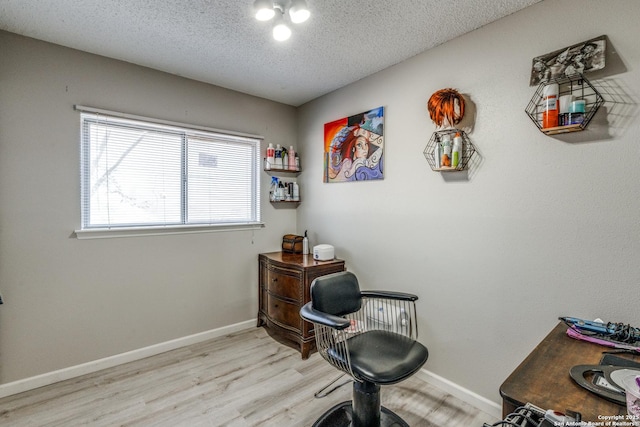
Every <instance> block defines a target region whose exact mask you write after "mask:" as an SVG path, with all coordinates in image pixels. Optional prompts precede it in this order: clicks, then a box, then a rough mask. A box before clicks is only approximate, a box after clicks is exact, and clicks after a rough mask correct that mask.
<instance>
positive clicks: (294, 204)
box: [269, 200, 300, 208]
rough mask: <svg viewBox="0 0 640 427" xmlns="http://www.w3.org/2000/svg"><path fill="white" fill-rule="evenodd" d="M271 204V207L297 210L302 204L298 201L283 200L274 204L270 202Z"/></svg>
mask: <svg viewBox="0 0 640 427" xmlns="http://www.w3.org/2000/svg"><path fill="white" fill-rule="evenodd" d="M269 203H271V205H272V206H273V207H276V208H297V207H298V205H299V204H300V200H297V201H293V200H281V201H278V202H274V201H271V200H270V201H269Z"/></svg>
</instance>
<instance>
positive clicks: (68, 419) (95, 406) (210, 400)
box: [0, 328, 497, 427]
mask: <svg viewBox="0 0 640 427" xmlns="http://www.w3.org/2000/svg"><path fill="white" fill-rule="evenodd" d="M427 363H428V362H427ZM338 375H339V372H338V371H337V370H335V369H334V368H333V367H331V366H330V365H329V364H328V363H326V362H325V361H324V360H323V359H322V358H321V357H320V356H319V355H318V354H317V353H314V354H312V355H311V357H310V358H309V359H308V360H302V359H301V357H300V353H299V352H297V351H296V350H294V349H292V348H290V347H288V346H285V345H283V344H281V343H279V342H277V341H275V340H274V339H272V338H271V337H269V335H267V333H266V332H265V330H264V329H263V328H255V329H251V330H247V331H242V332H239V333H235V334H231V335H228V336H225V337H220V338H216V339H213V340H209V341H206V342H203V343H199V344H194V345H191V346H188V347H183V348H180V349H176V350H173V351H169V352H166V353H163V354H160V355H157V356H153V357H149V358H146V359H142V360H139V361H135V362H131V363H127V364H123V365H120V366H117V367H114V368H109V369H105V370H102V371H99V372H95V373H92V374H88V375H84V376H82V377H78V378H74V379H70V380H66V381H62V382H59V383H56V384H52V385H49V386H45V387H41V388H38V389H35V390H30V391H27V392H24V393H20V394H17V395H13V396H8V397H5V398H2V399H0V425H2V426H20V427H22V426H38V427H40V426H60V427H62V426H64V427H69V426H171V427H174V426H216V427H217V426H233V427H247V426H261V427H262V426H266V427H270V426H274V427H276V426H277V427H288V426H310V425H311V424H312V423H313V422H314V421H315V420H316V419H317V418H318V417H319V416H320V415H321V414H322V413H324V412H325V411H326V410H327V409H329V408H330V407H332V406H333V405H335V404H337V403H339V402H342V401H345V400H349V399H350V397H351V396H350V395H351V385H345V386H344V387H341V388H339V389H338V390H336V391H335V392H333V393H332V394H330V395H329V396H327V397H325V398H322V399H316V398H314V396H313V394H314V393H315V392H316V391H318V390H319V389H320V388H321V387H322V386H324V385H326V384H327V383H328V382H329V381H331V380H332V379H334V378H335V377H337V376H338ZM344 378H346V377H344ZM381 396H382V397H381V400H382V405H384V406H386V407H388V408H389V409H391V410H393V411H395V412H396V413H398V414H399V415H400V416H402V417H403V418H404V419H405V420H406V421H407V422H408V423H409V424H410V425H411V426H447V427H452V426H453V427H456V426H461V427H467V426H478V427H481V426H482V423H483V422H491V423H493V422H495V421H497V420H495V419H493V418H492V417H491V416H490V415H488V414H486V413H483V412H481V411H478V410H477V409H475V408H474V407H472V406H470V405H468V404H466V403H464V402H462V401H461V400H459V399H457V398H455V397H453V396H451V395H448V394H446V393H444V392H442V391H440V390H439V389H437V388H435V387H433V386H431V385H429V384H427V383H425V382H424V381H422V380H420V379H417V378H415V376H414V377H412V378H409V379H408V380H406V381H404V382H402V383H400V384H396V385H393V386H385V387H382V395H381Z"/></svg>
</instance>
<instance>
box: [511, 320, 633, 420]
mask: <svg viewBox="0 0 640 427" xmlns="http://www.w3.org/2000/svg"><path fill="white" fill-rule="evenodd" d="M566 331H567V326H566V325H565V324H564V323H562V322H560V323H559V324H558V325H557V326H556V327H555V328H554V329H553V330H552V331H551V332H550V333H549V335H547V336H546V337H545V339H544V340H542V342H541V343H540V344H538V346H537V347H536V348H535V350H533V352H531V354H529V356H527V358H526V359H525V360H524V361H523V362H522V363H521V364H520V366H518V367H517V368H516V370H515V371H513V373H512V374H511V375H510V376H509V378H507V379H506V381H505V382H504V383H502V385H501V386H500V395H501V396H502V412H503V416H505V417H506V416H507V415H508V414H510V413H511V412H513V411H514V410H515V409H516V408H517V407H518V406H522V405H524V404H525V403H527V402H530V403H532V404H534V405H536V406H538V407H540V408H543V409H553V410H557V411H561V412H564V411H566V410H567V409H569V410H572V411H576V412H580V413H581V414H582V420H583V421H594V422H595V421H602V418H599V417H598V416H603V415H625V414H626V413H627V409H626V407H625V406H621V405H617V404H615V403H612V402H609V401H607V400H604V399H602V398H600V397H598V396H597V395H595V394H593V393H591V392H590V391H587V390H585V389H584V388H582V387H580V386H579V385H578V384H576V383H575V381H573V379H572V378H571V377H570V376H569V370H570V369H571V367H573V366H575V365H598V364H599V363H600V359H601V358H602V353H603V352H605V351H611V350H614V349H612V348H608V347H603V346H600V345H597V344H592V343H588V342H585V341H579V340H576V339H573V338H569V337H568V336H567V335H566ZM619 356H620V357H625V358H628V359H631V360H634V361H638V362H640V355H631V354H620V355H619Z"/></svg>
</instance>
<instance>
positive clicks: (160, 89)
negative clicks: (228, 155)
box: [0, 32, 297, 383]
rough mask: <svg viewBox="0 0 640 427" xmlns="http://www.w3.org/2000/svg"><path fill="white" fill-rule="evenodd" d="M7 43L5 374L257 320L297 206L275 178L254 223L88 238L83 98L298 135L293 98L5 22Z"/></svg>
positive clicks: (0, 187)
mask: <svg viewBox="0 0 640 427" xmlns="http://www.w3.org/2000/svg"><path fill="white" fill-rule="evenodd" d="M0 52H1V55H0V56H2V59H1V60H0V291H1V292H2V294H3V296H4V299H5V304H4V305H2V306H0V382H1V383H8V382H12V381H16V380H18V379H23V378H27V377H32V376H34V375H38V374H42V373H47V372H50V371H54V370H58V369H62V368H67V367H71V366H74V365H78V364H81V363H84V362H89V361H93V360H96V359H100V358H104V357H108V356H112V355H117V354H120V353H123V352H127V351H130V350H136V349H139V348H142V347H146V346H150V345H153V344H157V343H161V342H165V341H169V340H172V339H176V338H180V337H184V336H187V335H191V334H196V333H200V332H203V331H208V330H211V329H215V328H220V327H223V326H227V325H232V324H235V323H238V322H243V321H247V320H249V319H253V318H255V317H256V313H257V310H258V303H257V295H258V293H257V282H258V265H257V254H258V253H260V252H265V251H272V250H278V248H279V243H280V241H281V238H282V235H283V234H286V233H291V232H294V231H295V215H296V214H295V210H278V211H275V210H274V209H273V208H272V207H271V205H270V204H269V203H268V197H267V195H266V193H267V191H266V190H267V189H268V184H269V177H268V176H267V175H266V174H265V173H263V174H262V182H261V185H262V188H263V190H265V191H263V197H262V207H263V220H264V222H265V223H266V227H265V228H264V229H261V230H257V231H255V232H251V231H242V232H222V233H205V234H188V235H171V236H151V237H129V238H118V239H99V240H77V239H76V238H75V237H73V230H74V229H78V228H79V227H80V172H79V165H80V159H79V153H80V145H79V135H80V126H79V125H80V118H79V113H78V112H76V111H74V110H73V105H74V104H81V105H89V106H93V107H98V108H105V109H110V110H115V111H123V112H127V113H132V114H138V115H142V116H148V117H154V118H160V119H165V120H172V121H179V122H183V123H192V124H196V125H202V126H209V127H214V128H220V129H228V130H233V131H239V132H245V133H251V134H260V135H263V136H264V137H265V141H264V142H265V144H266V143H269V142H273V143H274V144H275V143H281V144H283V145H287V146H288V145H291V144H293V145H297V144H296V127H295V114H296V112H295V109H294V108H293V107H290V106H286V105H283V104H278V103H274V102H270V101H266V100H264V99H260V98H255V97H251V96H247V95H243V94H239V93H237V92H232V91H229V90H225V89H221V88H217V87H214V86H211V85H207V84H203V83H198V82H195V81H191V80H187V79H183V78H180V77H177V76H172V75H168V74H165V73H161V72H157V71H153V70H150V69H146V68H143V67H138V66H134V65H131V64H128V63H124V62H120V61H115V60H111V59H106V58H103V57H99V56H95V55H90V54H87V53H82V52H79V51H75V50H71V49H67V48H63V47H60V46H55V45H52V44H48V43H43V42H39V41H36V40H33V39H29V38H24V37H20V36H17V35H15V34H10V33H6V32H0ZM212 67H215V64H212Z"/></svg>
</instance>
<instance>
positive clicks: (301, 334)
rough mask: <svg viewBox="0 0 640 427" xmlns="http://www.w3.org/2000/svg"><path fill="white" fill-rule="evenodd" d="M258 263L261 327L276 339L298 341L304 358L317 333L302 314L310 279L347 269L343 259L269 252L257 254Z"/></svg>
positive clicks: (306, 301) (307, 354)
mask: <svg viewBox="0 0 640 427" xmlns="http://www.w3.org/2000/svg"><path fill="white" fill-rule="evenodd" d="M258 262H259V268H260V270H259V275H258V277H259V287H258V301H259V304H258V306H259V309H258V326H264V327H265V328H266V330H267V332H269V334H270V335H272V336H274V337H275V338H284V339H285V340H287V341H290V342H293V343H295V344H297V346H299V347H300V352H301V353H302V358H303V359H306V358H308V357H309V353H310V351H311V350H312V349H313V348H315V344H316V343H315V334H314V331H313V324H311V323H309V322H306V321H304V320H302V318H301V317H300V308H301V307H302V306H303V305H304V304H306V303H308V302H309V301H310V299H311V297H310V295H309V287H310V286H311V282H313V280H314V279H315V278H316V277H319V276H324V275H326V274H330V273H336V272H339V271H344V269H345V267H344V261H343V260H340V259H333V260H331V261H316V260H314V259H313V256H312V255H298V254H288V253H284V252H270V253H264V254H260V255H258Z"/></svg>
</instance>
